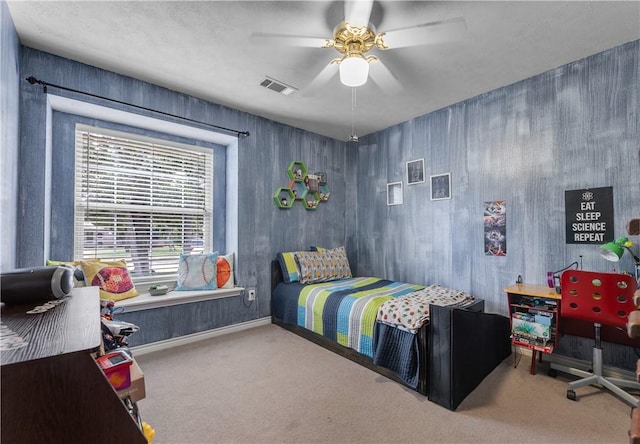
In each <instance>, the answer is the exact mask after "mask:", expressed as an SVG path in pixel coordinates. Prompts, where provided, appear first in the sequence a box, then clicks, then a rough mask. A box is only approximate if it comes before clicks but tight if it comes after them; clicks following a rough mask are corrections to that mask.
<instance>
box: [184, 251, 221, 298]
mask: <svg viewBox="0 0 640 444" xmlns="http://www.w3.org/2000/svg"><path fill="white" fill-rule="evenodd" d="M217 259H218V252H217V251H216V252H214V253H209V254H181V255H180V261H179V262H178V281H177V285H176V290H184V291H189V290H215V289H216V288H218V273H217V266H216V264H217Z"/></svg>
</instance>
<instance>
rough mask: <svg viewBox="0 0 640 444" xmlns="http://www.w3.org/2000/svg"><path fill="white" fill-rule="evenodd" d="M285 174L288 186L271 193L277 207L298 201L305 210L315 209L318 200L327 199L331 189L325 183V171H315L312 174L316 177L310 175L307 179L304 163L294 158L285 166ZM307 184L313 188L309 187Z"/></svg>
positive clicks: (289, 206) (318, 202)
mask: <svg viewBox="0 0 640 444" xmlns="http://www.w3.org/2000/svg"><path fill="white" fill-rule="evenodd" d="M287 175H288V176H289V180H290V181H289V187H288V188H284V187H283V188H278V189H277V190H276V192H275V193H274V194H273V201H274V202H275V204H276V206H277V207H278V208H281V209H283V210H284V209H289V208H291V207H292V206H293V204H294V202H296V201H299V202H300V203H302V206H303V207H304V208H305V209H306V210H315V209H317V208H318V205H319V204H320V202H326V201H328V200H329V196H330V195H331V189H330V188H329V185H328V184H327V183H326V177H327V176H326V173H315V174H314V176H317V177H315V178H314V177H313V176H310V177H309V180H307V176H308V174H307V167H306V165H305V164H304V162H300V161H298V160H294V161H293V162H291V163H290V164H289V166H288V167H287ZM312 179H313V180H312ZM314 181H315V183H314ZM309 184H311V187H312V188H314V189H310V187H309ZM316 184H317V185H316ZM316 187H317V190H315V188H316Z"/></svg>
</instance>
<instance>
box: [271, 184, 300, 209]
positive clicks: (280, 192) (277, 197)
mask: <svg viewBox="0 0 640 444" xmlns="http://www.w3.org/2000/svg"><path fill="white" fill-rule="evenodd" d="M295 200H296V199H295V196H294V194H293V191H291V189H289V188H278V189H277V190H276V192H275V193H274V194H273V201H274V202H275V203H276V206H277V207H278V208H281V209H283V210H288V209H289V208H291V207H292V206H293V202H295Z"/></svg>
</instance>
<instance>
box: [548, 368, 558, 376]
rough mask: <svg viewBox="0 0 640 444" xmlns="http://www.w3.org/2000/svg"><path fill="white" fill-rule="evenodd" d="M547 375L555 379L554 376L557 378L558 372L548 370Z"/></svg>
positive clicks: (552, 369)
mask: <svg viewBox="0 0 640 444" xmlns="http://www.w3.org/2000/svg"><path fill="white" fill-rule="evenodd" d="M547 375H548V376H551V377H552V378H555V377H556V376H558V371H557V370H556V369H555V368H550V369H549V370H547Z"/></svg>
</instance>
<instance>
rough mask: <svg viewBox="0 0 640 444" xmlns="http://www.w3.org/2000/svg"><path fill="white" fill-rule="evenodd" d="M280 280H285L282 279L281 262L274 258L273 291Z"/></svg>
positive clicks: (272, 271) (272, 264) (272, 266)
mask: <svg viewBox="0 0 640 444" xmlns="http://www.w3.org/2000/svg"><path fill="white" fill-rule="evenodd" d="M280 282H284V280H283V279H282V269H281V268H280V262H278V260H277V259H274V260H272V261H271V291H273V289H274V288H276V285H278V284H279V283H280Z"/></svg>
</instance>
